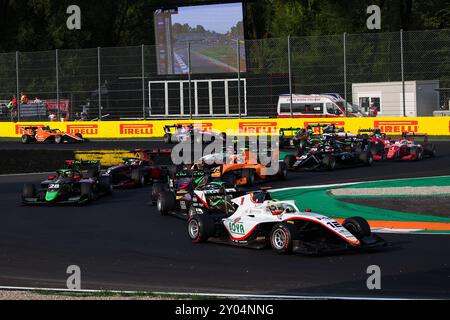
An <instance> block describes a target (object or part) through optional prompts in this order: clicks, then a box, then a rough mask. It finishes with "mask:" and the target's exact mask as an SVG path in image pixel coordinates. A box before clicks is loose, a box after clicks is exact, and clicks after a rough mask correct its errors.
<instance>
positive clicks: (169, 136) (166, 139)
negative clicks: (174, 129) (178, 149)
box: [163, 133, 172, 144]
mask: <svg viewBox="0 0 450 320" xmlns="http://www.w3.org/2000/svg"><path fill="white" fill-rule="evenodd" d="M163 141H164V143H166V144H169V143H172V134H170V133H165V134H164V137H163Z"/></svg>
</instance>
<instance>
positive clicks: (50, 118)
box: [48, 112, 56, 122]
mask: <svg viewBox="0 0 450 320" xmlns="http://www.w3.org/2000/svg"><path fill="white" fill-rule="evenodd" d="M55 117H56V116H55V114H54V113H53V112H52V113H50V114H49V115H48V120H49V121H51V122H53V121H55Z"/></svg>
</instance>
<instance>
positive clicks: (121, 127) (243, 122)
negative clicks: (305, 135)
mask: <svg viewBox="0 0 450 320" xmlns="http://www.w3.org/2000/svg"><path fill="white" fill-rule="evenodd" d="M190 123H193V124H194V126H196V127H199V128H201V129H202V130H205V131H215V132H226V133H227V134H228V135H232V134H234V135H253V134H268V135H272V134H277V133H278V129H280V128H286V127H304V126H305V125H308V124H315V123H335V124H336V125H337V126H339V127H344V128H345V131H350V132H357V131H358V130H359V129H369V128H380V129H381V131H382V132H385V133H387V134H391V135H400V134H401V133H402V132H406V131H407V132H415V133H427V134H429V135H431V136H447V135H448V136H450V117H414V118H409V117H408V118H384V117H382V118H294V119H291V118H279V119H203V120H146V121H98V122H92V121H89V122H17V123H11V122H3V123H0V137H4V138H6V137H9V138H13V137H17V138H19V137H20V136H21V135H22V127H26V126H50V128H52V129H60V130H61V131H65V132H69V133H72V134H74V133H81V134H82V135H83V136H84V137H86V138H91V139H96V138H97V139H113V138H114V139H122V138H123V139H129V138H160V137H162V136H163V135H164V126H165V125H173V124H182V125H187V124H190Z"/></svg>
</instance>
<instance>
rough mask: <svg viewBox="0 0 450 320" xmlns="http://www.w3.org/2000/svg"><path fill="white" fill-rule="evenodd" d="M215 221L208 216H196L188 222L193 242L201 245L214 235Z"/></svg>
mask: <svg viewBox="0 0 450 320" xmlns="http://www.w3.org/2000/svg"><path fill="white" fill-rule="evenodd" d="M214 231H215V227H214V220H213V219H211V217H209V216H207V215H195V216H194V217H192V218H191V219H189V222H188V234H189V238H191V241H192V242H194V243H201V242H205V241H207V240H208V239H209V238H210V237H212V236H213V235H214Z"/></svg>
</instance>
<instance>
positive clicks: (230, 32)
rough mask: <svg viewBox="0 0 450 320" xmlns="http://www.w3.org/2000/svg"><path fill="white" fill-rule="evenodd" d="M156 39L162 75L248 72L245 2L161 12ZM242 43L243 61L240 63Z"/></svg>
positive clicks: (156, 25) (159, 68)
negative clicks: (244, 20)
mask: <svg viewBox="0 0 450 320" xmlns="http://www.w3.org/2000/svg"><path fill="white" fill-rule="evenodd" d="M154 19H155V39H156V46H157V49H156V50H157V52H156V54H157V61H158V72H159V74H162V75H164V74H167V75H170V74H185V73H188V71H189V55H188V46H189V44H190V48H191V50H190V61H191V72H192V73H230V72H237V71H238V66H239V64H240V70H241V72H245V70H246V66H245V48H244V42H243V40H244V23H243V8H242V3H229V4H213V5H198V6H189V7H178V8H176V9H168V10H157V11H155V15H154ZM238 42H239V47H240V48H239V53H240V55H239V60H238V51H237V50H238Z"/></svg>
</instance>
